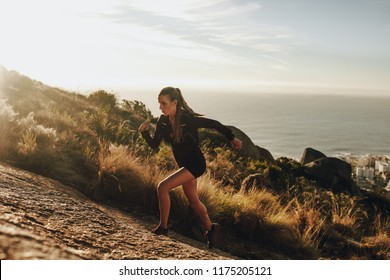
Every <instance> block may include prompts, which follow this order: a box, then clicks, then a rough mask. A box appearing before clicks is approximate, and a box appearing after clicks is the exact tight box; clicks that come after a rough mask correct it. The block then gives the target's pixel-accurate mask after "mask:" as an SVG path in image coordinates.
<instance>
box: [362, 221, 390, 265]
mask: <svg viewBox="0 0 390 280" xmlns="http://www.w3.org/2000/svg"><path fill="white" fill-rule="evenodd" d="M373 230H374V232H373V235H372V236H368V237H363V239H362V242H363V243H364V244H365V246H366V247H368V248H370V249H371V251H372V252H373V255H374V256H375V257H377V258H382V259H386V260H389V259H390V218H389V217H382V216H381V215H378V216H377V218H376V219H375V221H374V225H373Z"/></svg>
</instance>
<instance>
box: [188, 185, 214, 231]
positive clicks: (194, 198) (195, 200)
mask: <svg viewBox="0 0 390 280" xmlns="http://www.w3.org/2000/svg"><path fill="white" fill-rule="evenodd" d="M183 191H184V194H185V195H186V197H187V199H188V202H189V203H190V205H191V207H192V209H194V210H195V212H196V213H197V214H198V215H199V217H200V219H201V220H202V222H203V225H204V226H205V227H206V230H207V231H209V230H211V220H210V217H209V215H208V213H207V209H206V206H204V204H203V203H202V202H201V201H200V200H199V196H198V191H197V181H196V178H195V179H193V180H191V181H189V182H186V183H184V184H183Z"/></svg>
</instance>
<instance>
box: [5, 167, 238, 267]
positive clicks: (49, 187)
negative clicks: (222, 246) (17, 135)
mask: <svg viewBox="0 0 390 280" xmlns="http://www.w3.org/2000/svg"><path fill="white" fill-rule="evenodd" d="M150 226H151V225H150V224H148V223H146V222H144V221H141V220H139V219H137V218H135V217H132V216H131V215H130V214H128V213H125V212H122V211H119V210H117V209H114V208H111V207H109V206H106V205H101V204H98V203H96V202H94V201H91V200H90V199H88V198H87V197H85V196H84V195H82V194H80V193H79V192H77V191H76V190H74V189H72V188H71V187H68V186H65V185H63V184H61V183H59V182H57V181H54V180H51V179H47V178H45V177H42V176H39V175H36V174H33V173H29V172H26V171H23V170H20V169H16V168H14V167H11V166H9V165H6V164H2V163H0V259H144V260H148V259H207V260H209V259H230V258H234V257H233V256H231V255H228V254H227V253H224V252H222V251H219V250H207V249H205V245H204V244H202V243H199V242H196V241H194V240H192V239H188V238H185V237H183V236H180V235H178V234H175V233H172V234H170V237H166V236H155V235H153V234H151V233H149V228H150Z"/></svg>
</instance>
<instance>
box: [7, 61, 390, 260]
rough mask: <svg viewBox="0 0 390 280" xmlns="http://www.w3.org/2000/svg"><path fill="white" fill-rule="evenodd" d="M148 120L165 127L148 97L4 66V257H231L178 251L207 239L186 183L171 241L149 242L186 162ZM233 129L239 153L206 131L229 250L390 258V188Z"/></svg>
mask: <svg viewBox="0 0 390 280" xmlns="http://www.w3.org/2000/svg"><path fill="white" fill-rule="evenodd" d="M146 119H149V120H150V122H151V124H152V126H155V124H156V121H157V118H155V117H153V116H152V115H151V112H150V110H148V109H147V108H146V106H145V105H144V104H143V103H142V102H141V101H136V100H121V101H119V100H117V96H116V94H115V93H109V92H106V91H104V90H98V91H95V92H92V93H91V94H89V95H88V96H87V95H81V94H79V93H74V92H69V91H66V90H62V89H58V88H53V87H49V86H47V85H45V84H43V83H42V82H39V81H34V80H32V79H30V78H29V77H26V76H23V75H21V74H19V73H17V72H15V71H7V70H6V69H4V68H1V67H0V162H3V163H4V164H3V165H2V169H1V170H0V178H1V180H2V181H1V182H0V183H1V187H2V188H4V191H2V192H3V193H4V195H1V197H0V198H1V199H2V202H3V207H4V211H2V212H1V215H0V217H1V219H2V221H3V223H5V225H7V227H3V228H4V229H5V230H4V232H3V236H4V237H5V238H2V241H1V242H2V244H4V253H3V254H4V258H28V255H29V254H30V253H31V252H30V249H29V248H39V250H41V251H39V250H38V251H37V252H41V253H40V255H39V257H40V258H57V257H58V258H60V257H63V258H73V257H78V258H79V257H84V258H87V259H89V258H108V259H112V258H115V259H116V258H174V259H176V258H177V259H179V258H185V259H186V258H192V257H193V256H195V257H197V258H198V257H199V258H212V257H213V258H219V257H221V256H225V255H224V254H222V253H221V252H219V255H218V254H217V255H216V256H209V255H203V254H208V253H210V252H203V251H202V253H199V254H198V253H193V252H191V250H192V249H194V248H192V249H191V250H190V249H185V250H183V251H188V250H189V252H190V253H188V254H187V253H186V254H184V255H181V253H180V255H179V256H176V255H175V254H177V252H176V251H179V250H177V249H178V248H179V247H180V246H184V244H183V245H182V244H181V241H183V243H185V244H189V245H190V246H192V247H195V248H200V249H203V248H204V245H203V243H198V241H200V242H203V241H204V237H203V234H204V228H203V227H202V225H201V223H200V221H199V220H198V219H197V216H196V215H195V213H194V211H193V210H192V209H191V207H190V205H189V203H188V200H187V199H186V197H185V195H184V193H183V190H182V189H181V188H180V187H179V188H176V189H174V190H173V191H171V193H170V196H171V200H172V208H171V215H170V221H169V222H170V224H171V226H172V231H173V232H175V234H173V236H172V239H167V241H169V242H172V243H169V242H168V243H161V244H162V247H161V246H159V248H160V247H161V248H163V249H161V248H160V249H154V248H153V247H148V246H149V245H150V246H151V245H153V243H154V242H155V241H156V239H155V238H157V237H154V236H150V234H149V233H148V229H150V228H151V227H152V226H153V224H155V223H157V219H158V216H159V209H158V202H157V199H158V198H157V192H156V188H157V185H158V183H159V182H160V181H161V180H162V179H164V178H166V177H167V176H168V175H169V174H171V173H172V172H174V171H175V170H177V165H176V162H175V161H174V159H173V156H172V152H171V149H170V147H169V145H167V144H166V143H164V142H163V143H161V145H160V146H159V148H158V149H151V148H150V147H149V146H148V145H147V144H146V142H145V140H144V139H143V138H142V137H141V135H140V134H139V133H138V130H137V129H138V127H139V125H140V124H141V123H142V122H144V121H145V120H146ZM230 128H231V129H232V130H233V131H234V134H235V135H236V136H237V137H238V138H240V139H242V140H243V145H244V147H245V148H244V149H242V150H241V151H240V152H237V151H235V150H233V149H232V148H231V146H230V143H229V142H228V141H227V140H226V139H225V137H223V136H222V135H221V134H219V133H217V132H216V131H213V130H210V129H200V131H199V132H200V144H201V149H202V151H203V152H204V154H205V157H206V160H207V170H206V173H205V174H204V175H202V176H201V177H200V178H199V180H198V193H199V197H200V199H201V200H202V202H203V203H204V204H205V205H206V207H207V209H208V213H209V215H210V217H211V218H212V220H213V221H215V222H218V223H220V224H221V226H222V228H223V230H224V232H223V234H224V235H223V236H224V238H223V242H221V244H220V246H219V247H218V248H219V249H220V250H223V251H225V252H229V253H230V254H232V255H235V256H237V257H239V258H243V259H319V258H325V259H389V258H390V253H389V252H390V219H389V213H390V199H389V198H388V196H386V195H387V194H386V193H382V192H381V191H378V192H372V191H371V192H367V191H364V190H360V189H359V188H358V186H357V185H356V184H355V182H354V181H353V180H352V178H351V165H350V164H349V163H347V162H345V161H343V160H341V159H338V158H332V157H327V156H326V155H324V154H323V153H321V152H320V151H318V150H315V149H312V148H307V149H305V151H304V154H303V156H302V159H301V161H300V162H298V161H296V160H293V159H289V158H286V157H281V158H278V159H274V158H273V156H272V155H271V154H270V153H269V151H267V150H266V149H265V148H261V147H258V146H256V145H254V144H253V142H252V141H251V139H250V138H249V137H248V136H247V135H245V133H244V132H242V131H241V130H240V129H239V128H235V127H230ZM152 130H153V128H152ZM11 166H13V167H15V168H19V169H13V167H11ZM21 170H27V171H29V172H31V173H27V172H25V171H21ZM21 174H23V175H21ZM35 174H39V175H40V176H44V177H40V176H39V175H35ZM26 176H27V177H26ZM19 178H22V179H19ZM44 178H50V179H44ZM42 180H44V182H45V183H42V182H43V181H42ZM51 180H56V183H54V181H51ZM59 182H60V183H59ZM21 183H23V184H24V185H23V186H25V187H23V188H20V187H19V186H18V184H21ZM54 185H55V186H56V188H58V190H55V191H54V190H53V187H54ZM46 190H49V191H46ZM59 190H61V192H62V193H61V192H60V191H59ZM76 191H77V192H76ZM68 196H69V201H68V200H66V199H65V198H64V197H68ZM31 198H32V199H31ZM63 200H65V201H67V202H62V201H63ZM43 202H44V203H43ZM99 203H101V204H99ZM68 204H70V205H71V206H68ZM20 205H22V206H23V207H24V208H23V207H22V208H21V210H20V209H19V208H20ZM103 205H110V206H111V207H108V206H103ZM121 211H124V212H121ZM130 215H132V216H130ZM136 217H137V218H136ZM118 221H120V222H118ZM116 227H117V228H116ZM113 228H114V230H113ZM178 233H180V235H179V234H178ZM127 235H131V236H135V237H136V238H135V239H134V241H129V242H127V241H123V240H132V239H131V237H128V236H127ZM20 236H22V237H26V236H27V239H23V241H20V240H19V239H18V238H19V237H20ZM183 236H186V237H185V238H184V237H183ZM126 238H127V239H126ZM150 238H151V239H150ZM158 238H159V237H158ZM163 239H164V238H163ZM150 240H153V241H152V242H150ZM158 240H160V239H158ZM122 241H123V242H122ZM126 242H127V243H126ZM139 242H141V243H139ZM142 242H145V243H142ZM164 242H165V241H164ZM138 243H139V244H138ZM8 244H12V246H9V245H8ZM101 244H104V246H103V245H101ZM2 246H3V245H2ZM42 246H43V247H42ZM178 246H179V247H178ZM168 247H169V248H168ZM171 247H172V248H171ZM23 248H24V249H25V252H24V251H23ZM63 248H64V250H62V249H63ZM117 248H119V250H120V251H121V252H120V253H115V252H116V250H118V249H117ZM180 248H181V247H180ZM131 249H134V250H131ZM75 250H76V251H75ZM77 250H81V251H80V252H83V253H80V252H79V251H77ZM144 250H146V251H148V253H147V254H143V251H144ZM42 252H43V253H42ZM69 252H70V253H69ZM150 252H152V253H151V254H150ZM180 252H181V251H180ZM25 253H26V254H27V256H24V255H23V254H25ZM213 253H215V252H214V251H213ZM45 254H46V256H45ZM227 257H228V258H229V257H230V256H227ZM31 258H38V256H35V255H34V256H32V257H31Z"/></svg>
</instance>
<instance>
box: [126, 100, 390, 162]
mask: <svg viewBox="0 0 390 280" xmlns="http://www.w3.org/2000/svg"><path fill="white" fill-rule="evenodd" d="M157 95H158V93H153V94H142V95H137V94H134V93H125V94H121V95H120V97H121V98H126V99H130V100H134V99H135V100H140V101H142V102H143V103H145V104H146V106H147V107H148V108H149V109H150V110H151V111H152V114H153V115H154V116H159V115H160V114H161V111H160V110H159V104H158V102H157ZM183 95H184V98H185V99H186V101H187V103H188V105H189V106H190V107H191V108H192V109H193V110H194V111H195V112H198V113H201V114H205V116H206V117H208V118H212V119H216V120H218V121H220V122H221V123H223V124H225V125H232V126H235V127H237V128H239V129H240V130H242V131H243V132H244V133H246V134H247V135H248V136H249V137H250V138H251V139H252V141H253V142H254V143H255V144H256V145H258V146H260V147H263V148H266V149H267V150H269V151H270V152H271V154H272V155H273V156H274V158H278V157H282V156H286V157H289V158H294V159H298V160H299V159H300V158H301V156H302V154H303V151H304V149H305V148H307V147H311V148H314V149H317V150H319V151H321V152H323V153H324V154H325V155H327V156H346V155H356V156H363V155H368V154H372V155H390V98H386V97H368V96H367V97H361V96H359V97H352V96H334V95H329V96H326V95H291V94H290V95H282V94H273V95H271V94H259V95H254V94H240V95H238V94H237V95H233V94H218V93H215V94H211V93H210V94H206V93H197V94H187V95H186V93H185V92H183Z"/></svg>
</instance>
